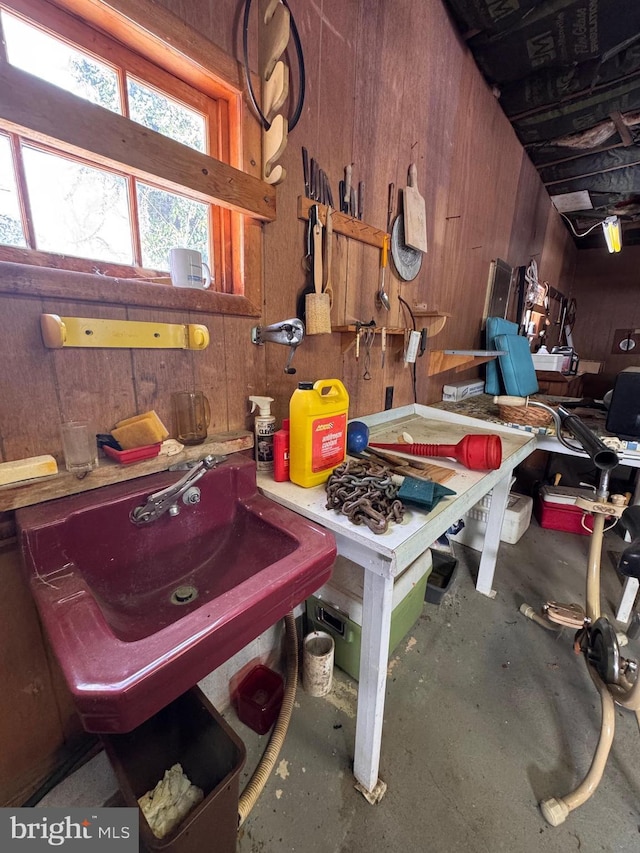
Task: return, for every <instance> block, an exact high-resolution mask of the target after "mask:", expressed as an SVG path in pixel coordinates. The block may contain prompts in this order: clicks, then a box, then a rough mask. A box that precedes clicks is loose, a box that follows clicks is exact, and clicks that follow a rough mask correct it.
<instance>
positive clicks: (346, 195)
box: [342, 164, 353, 216]
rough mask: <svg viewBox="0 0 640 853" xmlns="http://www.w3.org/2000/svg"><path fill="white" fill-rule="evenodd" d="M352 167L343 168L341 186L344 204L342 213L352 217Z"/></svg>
mask: <svg viewBox="0 0 640 853" xmlns="http://www.w3.org/2000/svg"><path fill="white" fill-rule="evenodd" d="M352 169H353V167H352V165H351V164H349V165H348V166H345V167H344V184H343V194H342V201H343V204H344V213H346V214H348V215H349V216H352V215H353V208H352V206H351V173H352Z"/></svg>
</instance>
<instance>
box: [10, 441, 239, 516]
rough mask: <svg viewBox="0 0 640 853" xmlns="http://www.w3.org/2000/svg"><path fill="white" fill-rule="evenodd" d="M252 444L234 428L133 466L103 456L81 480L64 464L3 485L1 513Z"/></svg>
mask: <svg viewBox="0 0 640 853" xmlns="http://www.w3.org/2000/svg"><path fill="white" fill-rule="evenodd" d="M252 447H253V433H252V432H248V431H247V430H234V431H232V432H225V433H215V434H213V435H209V436H208V437H207V440H206V441H205V442H203V443H202V444H198V445H196V446H195V447H185V448H184V450H182V451H181V452H180V453H176V454H175V455H174V456H165V455H162V456H156V457H154V458H153V459H146V460H144V461H143V462H134V463H133V464H132V465H120V464H118V463H117V462H113V461H112V460H111V459H102V458H101V459H100V464H99V465H98V467H97V468H96V469H95V470H94V471H91V472H90V473H89V474H87V476H86V477H84V478H83V479H81V480H79V479H78V478H77V477H76V476H74V475H73V474H70V473H69V472H68V471H65V470H64V468H63V467H62V469H61V470H60V471H59V472H58V473H57V474H53V475H52V476H50V477H41V478H40V479H37V480H24V481H22V482H19V483H10V484H9V485H6V486H0V512H6V511H8V510H13V509H18V508H19V507H21V506H31V505H32V504H37V503H42V502H43V501H50V500H54V499H55V498H62V497H67V496H68V495H75V494H78V493H79V492H88V491H91V490H92V489H99V488H101V487H102V486H110V485H112V484H113V483H121V482H123V481H125V480H132V479H134V478H136V477H146V476H147V475H149V474H157V473H158V472H159V471H166V470H167V469H168V468H170V467H172V466H174V465H179V464H180V463H181V462H190V461H194V460H200V459H202V458H203V457H204V456H206V455H207V454H213V455H214V456H227V455H228V454H230V453H238V452H240V451H243V450H249V449H251V448H252ZM180 476H181V475H180V474H176V480H177V479H178V478H179V477H180Z"/></svg>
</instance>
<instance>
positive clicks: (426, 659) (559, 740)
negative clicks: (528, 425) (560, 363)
mask: <svg viewBox="0 0 640 853" xmlns="http://www.w3.org/2000/svg"><path fill="white" fill-rule="evenodd" d="M588 541H589V540H588V537H583V536H578V535H572V534H566V533H559V532H555V531H550V530H542V529H541V528H540V527H538V525H537V523H536V522H535V520H534V521H532V523H531V526H530V528H529V530H528V531H527V532H526V533H525V535H524V536H523V538H522V539H521V540H520V542H519V543H518V544H517V545H506V544H503V545H502V547H501V550H500V555H499V563H498V569H497V572H496V578H495V584H494V585H495V588H496V590H497V594H496V597H495V599H493V600H491V599H489V598H486V597H484V596H482V595H479V594H477V593H476V592H475V589H474V585H473V584H474V581H473V577H474V573H475V571H476V569H477V564H478V560H479V554H478V552H476V551H472V550H471V549H468V548H465V547H463V546H456V555H457V556H458V557H459V559H460V561H461V567H460V571H459V573H458V579H457V582H456V585H455V587H454V589H453V590H452V592H451V593H450V594H448V595H446V596H445V597H444V599H443V601H442V603H441V604H440V605H438V606H436V605H431V604H427V603H425V605H424V608H423V613H422V616H421V618H420V619H419V621H418V623H417V624H416V625H415V626H414V627H413V629H412V630H411V631H410V633H409V634H408V635H407V637H405V638H404V640H403V641H402V643H401V644H400V646H399V647H398V649H397V650H396V651H395V653H394V654H393V655H392V658H391V660H390V664H389V678H388V687H387V697H386V706H385V723H384V731H383V741H382V758H381V767H380V776H381V778H382V779H383V780H384V781H385V782H386V783H387V785H388V791H387V793H386V795H385V797H384V798H383V800H382V801H381V802H380V803H379V804H378V805H375V806H372V805H369V804H368V803H367V802H366V801H365V800H364V798H363V797H362V795H361V794H359V793H358V792H357V791H356V790H355V789H354V787H353V777H352V775H351V765H352V758H353V744H354V732H355V711H356V699H357V683H356V682H354V681H353V680H351V679H350V678H349V677H348V676H346V675H344V674H342V673H341V672H340V671H339V670H336V671H335V677H334V686H333V690H332V692H331V694H330V695H329V696H328V697H325V698H320V699H318V698H312V697H310V696H309V695H307V694H305V693H304V691H303V690H302V688H299V690H298V696H297V703H296V708H295V712H294V716H293V719H292V723H291V726H290V729H289V732H288V735H287V739H286V741H285V744H284V746H283V748H282V751H281V754H280V757H279V762H278V764H277V767H276V771H275V772H274V773H273V774H272V776H271V778H270V779H269V781H268V783H267V785H266V787H265V789H264V791H263V793H262V796H261V798H260V799H259V801H258V803H257V804H256V806H255V808H254V809H253V811H252V812H251V814H250V815H249V817H248V818H247V820H246V821H245V823H244V825H243V826H242V827H241V829H240V832H239V836H238V838H239V840H238V851H239V853H283V851H304V853H347V851H349V853H361V851H362V853H364V851H367V853H370V851H372V850H376V851H386V850H389V851H396V850H398V851H408V853H414V851H416V853H417V851H424V850H434V851H443V853H445V851H446V853H454V851H465V853H475V851H478V853H480V851H482V853H494V851H500V850H505V851H509V853H528V851H544V853H567V851H572V850H576V851H580V853H596V851H629V853H631V851H634V852H635V851H638V849H640V736H639V733H638V725H637V723H636V719H635V716H634V715H632V714H630V713H629V712H626V711H622V710H618V712H617V719H616V725H617V732H616V738H615V741H614V746H613V750H612V753H611V756H610V758H609V762H608V765H607V769H606V772H605V776H604V779H603V781H602V783H601V784H600V786H599V787H598V789H597V791H596V793H595V794H594V796H593V797H592V799H591V800H589V801H588V802H587V803H586V804H585V805H583V806H582V807H581V808H580V809H578V810H577V811H575V812H573V813H572V814H571V815H570V816H569V818H568V820H567V822H566V823H565V824H563V825H562V826H560V827H557V828H552V827H549V826H548V825H547V824H546V823H545V821H544V819H543V818H542V816H541V814H540V812H539V809H538V806H537V803H538V801H539V800H540V799H541V798H543V797H547V796H551V795H561V794H563V793H566V792H567V791H569V790H570V789H571V788H572V787H573V786H575V784H576V783H577V782H579V781H580V780H581V779H582V776H583V775H584V773H585V772H586V770H587V768H588V766H589V763H590V760H591V757H592V753H593V749H594V746H595V743H596V739H597V731H598V727H599V699H598V696H597V693H596V691H595V688H594V687H593V684H592V682H591V680H590V678H589V676H588V674H587V672H586V669H585V666H584V662H583V661H582V659H581V658H578V657H576V656H575V655H574V654H573V651H572V638H573V632H572V631H571V630H569V629H565V631H563V633H562V634H561V636H560V637H557V636H556V635H554V634H552V633H550V632H547V631H545V630H544V629H543V628H540V627H539V626H537V625H535V624H534V623H532V622H530V621H529V620H527V619H526V618H525V617H524V616H522V615H521V614H520V613H519V612H518V606H519V605H520V603H521V602H522V601H523V600H526V601H528V602H529V603H530V604H533V605H534V606H536V607H538V606H539V605H540V604H541V603H542V602H543V601H544V600H546V599H547V598H554V599H556V600H559V601H578V602H583V584H584V566H585V560H586V554H587V548H588ZM622 547H623V543H622V540H621V539H620V538H619V536H618V535H617V534H616V533H615V532H612V533H610V534H608V535H607V539H606V543H605V555H604V559H603V611H604V612H605V613H607V615H610V616H611V617H612V618H613V614H614V613H615V609H616V605H617V601H618V599H619V597H620V592H621V585H620V580H619V578H618V577H617V575H616V573H615V571H614V569H613V567H612V560H611V557H610V554H611V553H612V552H616V551H620V550H621V549H622ZM614 624H615V623H614ZM618 627H622V626H618ZM624 653H626V654H628V655H629V656H631V657H635V658H639V657H640V647H639V645H638V642H637V641H633V642H631V643H630V645H629V647H628V648H627V650H626V651H625V652H624ZM226 716H227V718H228V720H229V721H230V722H231V724H232V725H233V726H234V728H235V729H236V731H237V732H238V733H239V735H240V736H241V737H242V739H243V740H244V741H245V744H246V746H247V753H248V759H247V764H246V766H245V770H244V772H243V774H242V778H241V783H240V788H241V790H242V789H243V787H244V785H245V783H246V780H247V778H248V775H249V773H250V771H252V769H253V767H254V766H255V763H256V761H257V759H258V756H259V754H260V753H261V751H262V750H263V749H264V746H265V744H266V742H267V736H263V737H259V736H258V735H256V734H255V733H254V732H252V731H251V730H250V729H248V728H246V727H245V726H244V725H243V724H242V723H240V722H239V721H238V720H237V719H236V718H235V717H234V715H233V713H232V712H229V713H228V714H227V715H226ZM92 764H93V768H91V765H89V766H88V767H89V769H87V768H83V770H82V771H80V772H81V773H82V772H84V777H79V779H78V780H77V782H76V784H79V785H80V786H81V787H82V789H83V791H84V792H85V793H84V796H87V793H86V792H87V789H88V787H89V788H90V787H91V785H95V786H96V793H95V794H94V796H95V797H96V798H99V797H103V799H102V800H100V799H94V801H93V802H94V804H97V803H98V802H102V801H104V798H106V796H107V791H108V789H109V788H110V786H111V787H112V785H113V781H112V777H110V775H109V769H108V767H105V764H104V758H103V756H101V757H99V758H98V760H97V761H95V760H94V762H93V763H92ZM110 778H111V782H110V781H109V779H110ZM64 784H66V785H67V786H68V785H69V784H72V783H70V782H67V783H64ZM98 785H101V786H102V788H101V789H100V793H98V792H97V786H98ZM65 790H66V792H67V793H65ZM69 791H70V789H69V787H67V788H66V789H65V788H64V785H63V786H60V787H59V788H58V789H56V790H54V791H53V792H52V793H51V794H50V795H49V796H48V797H47V799H46V800H45V801H43V803H42V805H47V804H50V805H56V804H62V802H64V801H65V799H66V804H71V799H72V795H71V794H70V793H69ZM211 849H212V850H215V847H212V848H211Z"/></svg>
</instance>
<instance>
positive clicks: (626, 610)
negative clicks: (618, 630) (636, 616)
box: [616, 578, 640, 622]
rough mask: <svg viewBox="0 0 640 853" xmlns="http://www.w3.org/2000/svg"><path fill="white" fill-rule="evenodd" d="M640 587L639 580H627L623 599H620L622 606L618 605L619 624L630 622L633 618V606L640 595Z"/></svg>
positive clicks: (617, 616) (617, 617)
mask: <svg viewBox="0 0 640 853" xmlns="http://www.w3.org/2000/svg"><path fill="white" fill-rule="evenodd" d="M638 586H640V584H639V583H638V579H637V578H627V579H626V580H625V582H624V589H623V591H622V598H621V599H620V604H618V610H617V612H616V619H617V620H618V622H628V621H629V619H630V618H631V611H632V610H633V604H634V602H635V600H636V595H637V593H638Z"/></svg>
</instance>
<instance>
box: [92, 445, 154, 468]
mask: <svg viewBox="0 0 640 853" xmlns="http://www.w3.org/2000/svg"><path fill="white" fill-rule="evenodd" d="M161 446H162V445H161V444H146V445H145V446H144V447H133V448H132V449H131V450H114V448H113V447H109V445H107V444H105V445H104V446H103V448H102V449H103V450H104V452H105V453H106V454H107V456H108V457H109V458H110V459H114V460H115V461H116V462H119V463H120V464H121V465H131V463H132V462H141V461H142V460H143V459H153V457H154V456H157V455H158V453H160V447H161Z"/></svg>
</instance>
